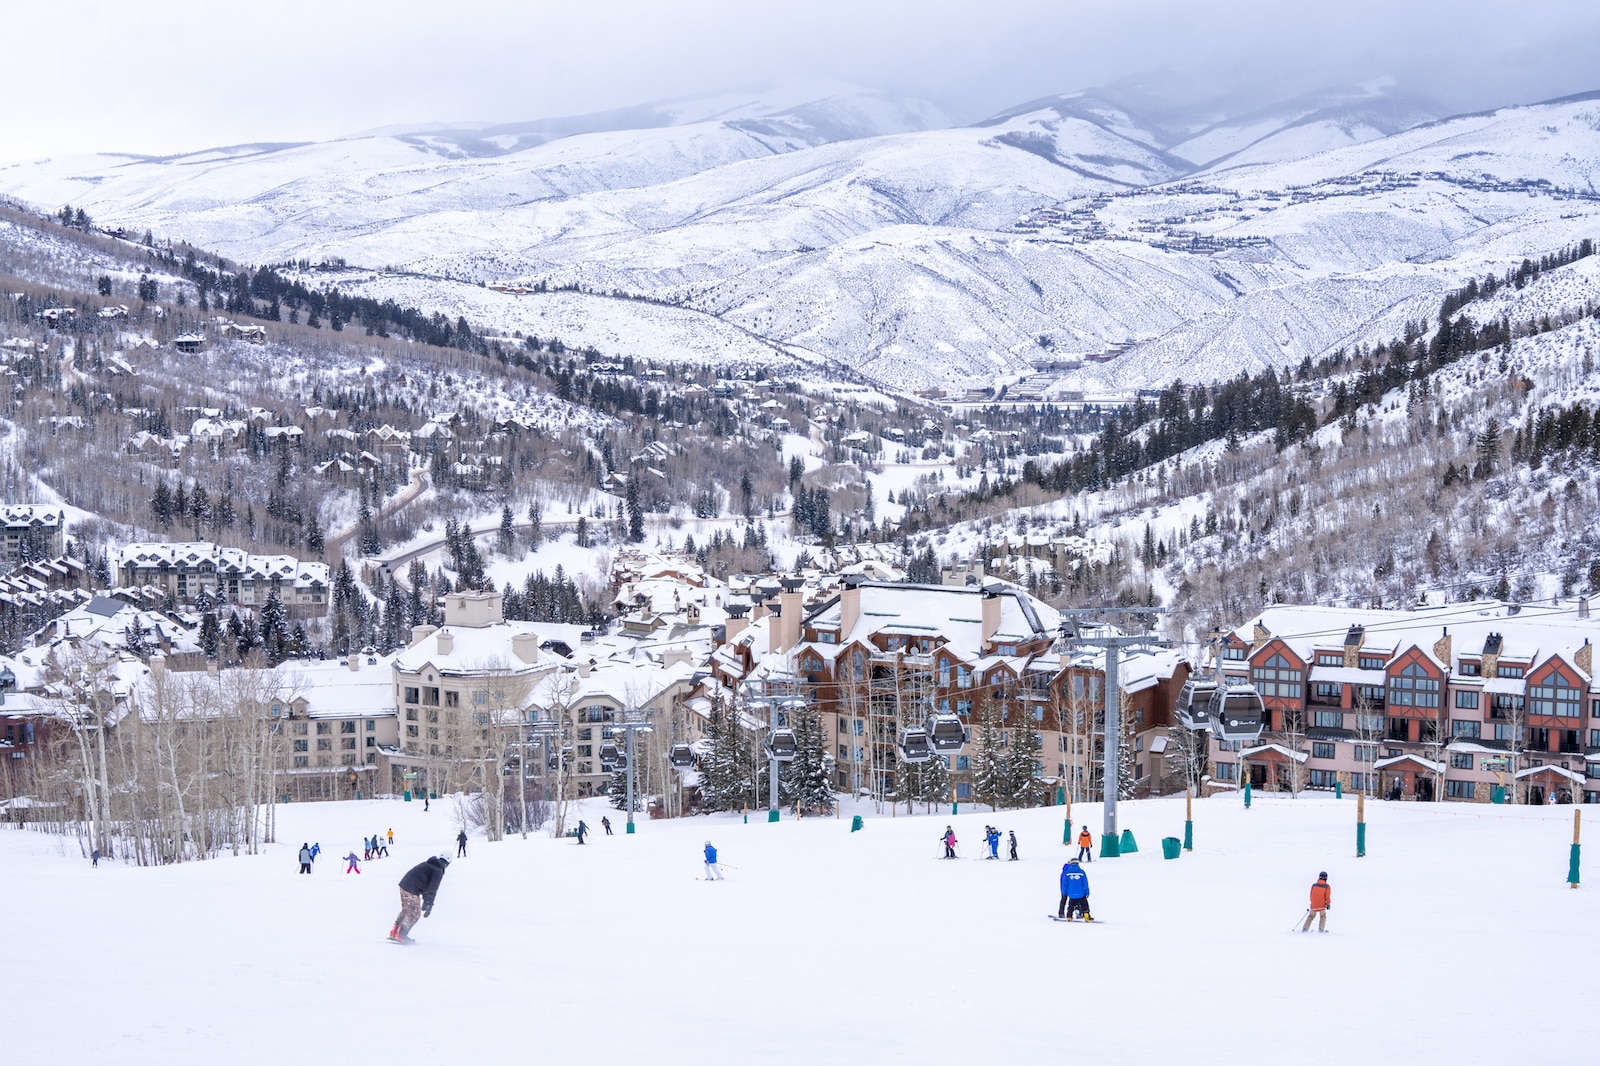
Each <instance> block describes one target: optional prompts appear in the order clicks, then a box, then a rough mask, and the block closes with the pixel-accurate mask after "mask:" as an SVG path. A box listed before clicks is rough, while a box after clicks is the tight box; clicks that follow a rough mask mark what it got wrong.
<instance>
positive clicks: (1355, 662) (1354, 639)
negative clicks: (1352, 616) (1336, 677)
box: [1344, 626, 1367, 670]
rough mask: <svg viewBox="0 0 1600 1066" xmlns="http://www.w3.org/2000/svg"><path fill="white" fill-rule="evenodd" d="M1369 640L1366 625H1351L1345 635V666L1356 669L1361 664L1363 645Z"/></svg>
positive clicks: (1348, 668) (1347, 668)
mask: <svg viewBox="0 0 1600 1066" xmlns="http://www.w3.org/2000/svg"><path fill="white" fill-rule="evenodd" d="M1366 642H1367V630H1366V627H1364V626H1351V627H1350V629H1349V631H1348V632H1347V633H1345V635H1344V668H1345V669H1346V670H1354V669H1355V668H1356V667H1358V666H1360V665H1361V645H1363V644H1365V643H1366Z"/></svg>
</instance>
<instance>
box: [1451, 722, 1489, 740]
mask: <svg viewBox="0 0 1600 1066" xmlns="http://www.w3.org/2000/svg"><path fill="white" fill-rule="evenodd" d="M1450 735H1451V736H1453V737H1471V738H1472V739H1473V740H1477V739H1478V738H1479V737H1480V736H1482V735H1483V728H1482V726H1481V725H1480V724H1479V723H1477V722H1465V721H1462V720H1461V719H1460V718H1456V719H1453V720H1452V721H1451V722H1450Z"/></svg>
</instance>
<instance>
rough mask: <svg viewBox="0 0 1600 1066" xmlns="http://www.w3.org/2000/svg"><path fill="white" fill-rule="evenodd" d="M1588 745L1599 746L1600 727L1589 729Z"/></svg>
mask: <svg viewBox="0 0 1600 1066" xmlns="http://www.w3.org/2000/svg"><path fill="white" fill-rule="evenodd" d="M1589 746H1590V747H1591V748H1600V729H1591V730H1589Z"/></svg>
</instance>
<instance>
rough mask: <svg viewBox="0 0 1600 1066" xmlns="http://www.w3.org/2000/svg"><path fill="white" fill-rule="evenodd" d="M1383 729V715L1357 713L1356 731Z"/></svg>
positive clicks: (1364, 731) (1365, 731) (1372, 731)
mask: <svg viewBox="0 0 1600 1066" xmlns="http://www.w3.org/2000/svg"><path fill="white" fill-rule="evenodd" d="M1382 731H1383V715H1381V714H1358V715H1356V732H1358V733H1379V732H1382Z"/></svg>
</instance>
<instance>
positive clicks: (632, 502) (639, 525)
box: [627, 476, 644, 544]
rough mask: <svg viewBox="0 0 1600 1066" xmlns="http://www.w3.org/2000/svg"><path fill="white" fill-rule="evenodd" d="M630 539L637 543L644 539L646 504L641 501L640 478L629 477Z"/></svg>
mask: <svg viewBox="0 0 1600 1066" xmlns="http://www.w3.org/2000/svg"><path fill="white" fill-rule="evenodd" d="M627 502H628V539H629V540H631V541H633V542H634V543H635V544H637V543H639V542H640V541H641V540H644V506H643V505H642V504H641V503H640V502H639V479H638V477H637V476H635V477H630V478H629V479H628V494H627Z"/></svg>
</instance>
